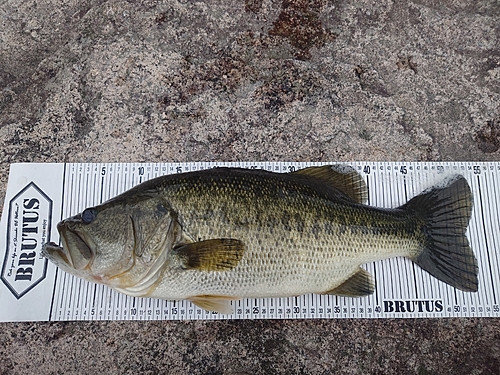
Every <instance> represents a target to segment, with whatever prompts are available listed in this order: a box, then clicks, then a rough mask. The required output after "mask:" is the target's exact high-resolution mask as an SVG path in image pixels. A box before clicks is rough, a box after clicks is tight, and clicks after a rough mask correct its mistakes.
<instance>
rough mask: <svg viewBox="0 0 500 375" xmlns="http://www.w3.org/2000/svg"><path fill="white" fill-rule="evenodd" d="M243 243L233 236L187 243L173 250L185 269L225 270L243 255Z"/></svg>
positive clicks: (234, 265)
mask: <svg viewBox="0 0 500 375" xmlns="http://www.w3.org/2000/svg"><path fill="white" fill-rule="evenodd" d="M244 249H245V247H244V244H243V242H242V241H240V240H236V239H233V238H217V239H213V240H205V241H199V242H193V243H188V244H185V245H182V246H179V247H177V248H175V249H174V250H173V254H174V256H176V257H178V259H179V260H180V262H181V267H182V268H183V269H185V270H190V269H196V270H200V271H227V270H230V269H233V268H234V267H236V266H237V265H238V263H239V261H240V260H241V258H242V257H243V252H244Z"/></svg>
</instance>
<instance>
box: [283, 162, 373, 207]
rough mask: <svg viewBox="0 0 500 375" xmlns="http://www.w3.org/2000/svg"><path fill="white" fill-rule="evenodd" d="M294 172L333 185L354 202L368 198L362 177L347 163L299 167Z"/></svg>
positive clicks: (362, 201) (364, 200)
mask: <svg viewBox="0 0 500 375" xmlns="http://www.w3.org/2000/svg"><path fill="white" fill-rule="evenodd" d="M293 173H295V174H299V175H303V176H307V177H310V178H313V179H316V180H318V181H321V182H323V183H325V184H328V185H330V186H333V187H335V188H336V189H338V190H340V191H341V192H342V193H343V194H345V195H346V196H347V197H349V198H350V199H352V200H353V201H354V202H356V203H365V202H366V201H367V200H368V189H367V187H366V183H365V180H364V179H363V177H362V176H361V175H360V174H359V173H358V172H356V170H355V169H354V168H352V167H350V166H348V165H342V164H336V165H324V166H322V167H309V168H304V169H299V170H298V171H296V172H293Z"/></svg>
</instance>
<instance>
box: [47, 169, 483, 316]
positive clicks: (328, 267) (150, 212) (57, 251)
mask: <svg viewBox="0 0 500 375" xmlns="http://www.w3.org/2000/svg"><path fill="white" fill-rule="evenodd" d="M441 185H442V186H435V187H433V188H430V189H428V190H426V191H424V192H422V193H421V194H420V195H417V196H415V197H414V198H412V199H411V200H409V201H408V202H407V203H405V204H403V205H402V206H400V207H398V208H390V209H388V208H378V207H373V206H370V205H367V204H366V202H367V198H368V189H367V185H366V183H365V181H364V179H363V177H362V176H361V175H360V174H359V173H358V172H357V171H356V170H355V169H354V168H352V167H350V166H347V165H342V164H333V165H324V166H319V167H308V168H304V169H299V170H297V171H294V172H291V173H274V172H270V171H265V170H252V169H242V168H213V169H207V170H200V171H194V172H187V173H180V174H173V175H165V176H161V177H157V178H154V179H151V180H148V181H145V182H143V183H141V184H139V185H137V186H135V187H133V188H132V189H130V190H128V191H126V192H124V193H122V194H120V195H118V196H116V197H114V198H112V199H110V200H108V201H107V202H105V203H102V204H99V205H96V206H93V207H88V208H86V209H85V210H84V211H82V212H81V213H79V214H77V215H75V216H72V217H70V218H67V219H65V220H62V221H61V222H60V223H58V225H57V230H58V232H59V235H60V243H61V246H60V245H58V244H56V243H54V242H50V243H46V244H44V246H43V250H42V253H43V255H44V256H45V257H46V258H48V259H49V260H51V261H52V262H53V263H54V264H55V265H56V266H58V267H59V268H60V269H61V270H63V271H65V272H67V273H70V274H72V275H75V276H78V277H81V278H83V279H86V280H88V281H91V282H94V283H101V284H105V285H107V286H109V287H110V288H112V289H114V290H116V291H118V292H121V293H124V294H126V295H129V296H134V297H150V298H160V299H165V300H188V301H191V302H192V303H194V304H195V305H197V306H199V307H201V308H203V309H206V310H208V311H215V312H219V313H224V314H230V313H231V312H232V311H233V309H232V301H236V300H239V299H243V298H263V297H289V296H299V295H304V294H310V293H316V294H326V295H328V294H330V295H339V296H347V297H363V296H368V295H370V294H372V293H374V291H375V281H374V278H373V276H372V275H371V274H370V273H369V272H368V271H366V270H365V269H364V268H362V267H361V266H362V265H364V264H367V263H371V262H375V261H378V260H382V259H387V258H393V257H406V258H409V259H410V260H412V261H413V262H414V263H416V264H417V265H418V266H420V267H421V268H422V269H423V270H425V271H426V272H428V273H429V274H430V275H432V276H433V277H435V278H437V279H438V280H440V281H442V282H444V283H446V284H449V285H451V286H452V287H455V288H456V289H459V290H462V291H465V292H476V291H477V290H478V278H477V274H478V265H477V260H476V257H475V255H474V252H473V251H472V249H471V247H470V245H469V241H468V239H467V236H466V230H467V227H468V225H469V221H470V217H471V213H472V207H473V201H472V193H471V190H470V187H469V185H468V183H467V180H466V179H465V178H464V177H463V176H461V175H455V176H452V177H450V178H448V179H447V180H446V181H444V182H443V183H442V184H441Z"/></svg>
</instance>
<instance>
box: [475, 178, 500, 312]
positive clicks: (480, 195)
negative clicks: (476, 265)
mask: <svg viewBox="0 0 500 375" xmlns="http://www.w3.org/2000/svg"><path fill="white" fill-rule="evenodd" d="M477 188H478V189H477V190H478V196H479V205H480V212H481V219H482V222H483V223H484V222H485V221H484V208H483V194H482V190H481V184H480V181H479V176H478V177H477ZM483 233H484V246H485V251H486V259H487V261H488V271H489V276H490V277H491V280H492V283H491V291H492V294H493V303H494V304H496V303H497V301H496V293H495V287H494V285H493V270H492V267H491V258H490V254H489V246H488V242H489V241H488V235H487V233H486V226H485V225H483ZM483 253H484V252H483Z"/></svg>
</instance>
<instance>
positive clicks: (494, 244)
mask: <svg viewBox="0 0 500 375" xmlns="http://www.w3.org/2000/svg"><path fill="white" fill-rule="evenodd" d="M497 177H498V173H496V174H495V173H493V172H492V173H491V179H490V180H489V181H491V183H490V184H489V186H488V187H487V189H486V191H485V193H486V194H487V196H488V211H487V212H488V218H489V220H488V221H487V222H488V223H489V229H490V230H489V233H490V235H491V236H492V237H493V241H491V243H490V249H492V254H491V256H492V257H493V258H494V259H493V262H494V263H495V264H496V265H497V267H493V276H492V280H491V284H490V285H491V290H492V291H493V290H494V289H495V287H494V280H497V281H498V280H500V275H499V267H498V264H499V259H498V251H499V248H498V240H499V238H498V231H497V230H495V228H499V227H500V225H499V217H498V209H496V210H494V208H495V207H496V205H497V204H498V203H499V202H498V200H497V198H498V192H497V183H498V178H497ZM491 195H493V198H492V199H491V200H492V201H490V198H489V197H490V196H491ZM494 301H495V302H494V303H495V304H497V302H496V299H495V300H494Z"/></svg>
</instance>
